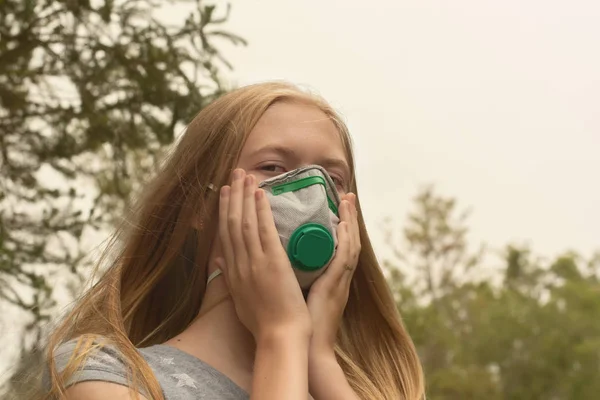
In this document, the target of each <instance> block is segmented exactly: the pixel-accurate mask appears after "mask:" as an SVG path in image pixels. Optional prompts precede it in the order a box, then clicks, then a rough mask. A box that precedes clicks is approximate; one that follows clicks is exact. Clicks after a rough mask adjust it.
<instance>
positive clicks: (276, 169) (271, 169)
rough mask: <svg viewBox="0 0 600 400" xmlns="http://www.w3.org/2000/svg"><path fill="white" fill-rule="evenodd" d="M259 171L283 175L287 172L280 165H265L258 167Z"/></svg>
mask: <svg viewBox="0 0 600 400" xmlns="http://www.w3.org/2000/svg"><path fill="white" fill-rule="evenodd" d="M258 169H259V170H260V171H264V172H268V173H270V174H276V175H279V174H283V173H284V172H285V167H283V166H281V165H279V164H273V163H271V164H263V165H261V166H260V167H258Z"/></svg>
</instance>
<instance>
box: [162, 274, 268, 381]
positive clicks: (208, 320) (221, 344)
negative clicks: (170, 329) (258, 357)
mask: <svg viewBox="0 0 600 400" xmlns="http://www.w3.org/2000/svg"><path fill="white" fill-rule="evenodd" d="M202 303H203V304H202V307H201V309H200V312H199V314H198V317H196V319H195V320H194V321H193V322H192V324H191V325H190V326H189V327H188V328H186V329H185V330H184V331H183V332H182V333H181V334H179V335H177V336H175V337H174V338H173V339H171V340H169V341H168V342H167V344H168V345H171V346H173V347H176V348H179V349H180V350H183V351H185V352H187V353H189V354H191V355H193V356H195V357H197V358H199V359H201V360H202V361H204V362H206V363H207V364H209V365H211V366H212V367H214V368H215V369H217V370H218V371H220V372H221V373H223V374H225V375H226V376H228V377H229V378H230V379H232V380H233V381H234V382H235V383H236V384H238V385H239V386H241V387H242V388H244V389H248V388H249V386H250V382H251V376H252V369H253V364H254V353H255V347H256V346H255V343H254V338H253V337H252V334H251V333H250V332H249V331H248V330H247V329H246V328H245V327H244V325H243V324H242V323H241V322H240V320H239V318H238V316H237V314H236V311H235V306H234V304H233V301H232V299H231V297H230V296H229V294H228V290H227V287H226V285H225V282H224V279H223V278H222V277H220V278H217V279H215V280H214V281H213V282H211V284H210V285H209V288H207V291H206V294H205V296H204V300H203V302H202Z"/></svg>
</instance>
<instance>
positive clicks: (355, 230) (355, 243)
mask: <svg viewBox="0 0 600 400" xmlns="http://www.w3.org/2000/svg"><path fill="white" fill-rule="evenodd" d="M350 198H351V204H352V207H351V211H352V226H351V228H352V229H350V231H351V232H352V236H353V239H354V240H353V243H352V246H353V248H354V249H355V251H356V257H355V258H356V259H357V260H358V256H359V255H360V248H361V245H360V226H359V224H358V207H357V206H356V194H354V193H351V196H350Z"/></svg>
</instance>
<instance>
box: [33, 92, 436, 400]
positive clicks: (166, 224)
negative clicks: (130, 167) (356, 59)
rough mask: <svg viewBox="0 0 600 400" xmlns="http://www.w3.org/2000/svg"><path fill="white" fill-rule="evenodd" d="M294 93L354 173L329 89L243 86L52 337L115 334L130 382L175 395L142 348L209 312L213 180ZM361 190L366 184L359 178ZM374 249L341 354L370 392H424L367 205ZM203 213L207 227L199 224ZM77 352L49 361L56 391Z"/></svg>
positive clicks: (192, 138) (218, 107)
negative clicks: (271, 110)
mask: <svg viewBox="0 0 600 400" xmlns="http://www.w3.org/2000/svg"><path fill="white" fill-rule="evenodd" d="M278 101H292V102H301V103H304V104H310V105H313V106H315V107H318V108H319V109H320V110H322V111H323V112H324V113H325V114H326V115H328V116H329V117H330V118H331V120H332V121H333V123H334V124H335V125H336V127H337V128H338V130H339V132H340V136H341V138H342V141H343V145H344V147H345V150H346V156H347V159H348V163H349V164H350V166H351V168H352V171H351V172H352V176H353V177H354V160H353V155H352V150H351V143H350V138H349V134H348V130H347V128H346V126H345V124H344V123H343V122H342V121H341V119H340V118H339V116H338V115H337V114H336V113H335V111H334V110H333V109H332V108H331V107H330V106H329V105H328V104H327V103H326V102H325V101H324V100H323V99H321V98H320V97H318V96H315V95H313V94H309V93H306V92H304V91H302V90H300V89H298V88H296V87H295V86H292V85H289V84H285V83H263V84H257V85H251V86H247V87H244V88H241V89H238V90H235V91H232V92H230V93H228V94H226V95H224V96H223V97H221V98H219V99H218V100H216V101H214V102H213V103H212V104H210V105H209V106H207V107H206V108H205V109H203V110H202V111H201V112H200V113H199V114H198V115H197V116H196V117H195V118H194V120H193V121H192V122H191V124H190V125H189V126H188V128H187V130H186V132H185V134H184V135H183V136H182V138H181V140H180V143H179V144H178V146H177V147H176V148H174V150H173V152H172V153H171V154H170V155H169V157H168V158H167V159H166V160H165V163H164V165H163V166H162V168H161V171H160V173H159V174H158V176H156V177H155V179H154V180H153V181H152V182H151V183H150V184H149V185H148V186H147V187H146V189H145V192H144V193H143V195H142V196H141V198H139V199H138V200H137V201H136V202H135V204H136V207H135V209H134V210H133V216H132V217H131V218H128V224H124V225H123V227H121V228H120V229H119V230H117V233H116V234H115V239H114V241H113V242H114V243H115V244H116V243H117V241H118V240H117V238H118V237H120V238H122V240H121V242H122V244H121V245H120V247H116V246H108V247H107V249H106V251H105V256H107V257H112V259H113V260H112V261H111V263H110V266H109V267H108V268H107V270H106V271H105V272H104V273H103V275H102V277H101V278H100V279H99V281H98V282H97V283H96V285H95V286H94V287H92V288H91V289H90V290H88V291H87V293H85V295H84V296H83V297H82V298H81V299H80V300H79V301H78V302H77V304H76V305H75V307H74V309H73V310H72V311H71V312H70V313H69V314H68V316H67V317H66V318H65V320H64V321H63V322H62V323H61V324H60V326H59V327H58V328H57V329H56V330H55V331H54V333H53V334H52V335H51V337H50V340H49V343H48V349H47V359H48V360H53V359H54V349H55V348H56V347H57V346H58V345H59V344H61V343H64V342H65V341H67V340H69V339H72V338H75V337H81V338H88V339H87V340H80V341H79V346H78V354H86V352H87V353H89V351H90V350H91V349H92V348H93V347H94V346H95V345H94V340H93V338H94V337H104V338H106V339H107V340H108V341H109V342H110V343H111V344H113V345H115V346H116V347H117V348H118V349H119V351H120V352H121V353H122V354H123V356H124V359H125V361H126V364H127V367H128V373H129V375H130V376H129V378H130V380H131V381H132V382H133V383H134V384H135V385H136V387H137V385H139V387H140V388H142V389H143V390H144V391H145V392H146V393H147V394H148V395H149V396H150V397H151V398H152V399H163V395H162V391H161V388H160V385H159V383H158V382H157V380H156V379H155V377H154V375H153V373H152V370H151V368H150V367H149V366H148V364H147V363H146V362H145V361H144V359H143V358H142V357H141V356H140V354H139V353H138V352H137V351H136V347H143V346H150V345H153V344H159V343H163V342H165V341H167V340H168V339H170V338H172V337H174V336H175V335H177V334H179V333H180V332H182V331H183V330H184V329H185V328H186V327H187V326H188V325H189V324H190V323H191V322H192V320H193V319H194V318H195V317H196V316H197V314H198V311H199V309H200V305H201V303H202V298H203V296H204V292H205V289H206V279H207V271H206V265H207V261H208V256H209V251H210V249H211V246H212V241H213V238H214V236H215V233H216V224H217V221H216V218H215V216H216V215H217V214H218V213H217V212H216V210H217V207H218V199H217V198H218V195H217V194H216V193H215V192H213V191H212V190H211V189H210V183H212V184H214V185H215V186H216V187H220V186H221V185H224V184H226V183H227V179H228V177H229V175H230V172H231V170H232V169H233V168H234V167H235V165H236V162H237V159H238V156H239V154H240V152H241V150H242V146H243V145H244V143H245V140H246V138H247V137H248V133H249V132H250V131H251V130H252V128H253V127H254V125H255V124H256V123H257V121H258V120H259V118H260V117H261V116H262V115H263V113H264V112H265V111H266V110H267V108H268V107H269V106H271V105H272V104H273V103H275V102H278ZM351 190H352V191H353V192H356V183H355V182H354V179H353V182H352V185H351ZM359 215H360V216H359V219H360V221H359V222H360V235H361V240H362V252H361V255H360V259H359V264H358V268H357V270H356V273H355V276H354V278H353V282H352V288H351V292H350V297H349V300H348V304H347V307H346V310H345V313H344V318H343V322H342V326H341V329H340V333H339V339H338V345H337V348H336V353H337V356H338V360H339V362H340V364H341V366H342V368H343V370H344V372H345V374H346V377H347V379H348V381H349V382H350V385H351V386H352V388H353V389H354V390H355V391H356V392H357V394H358V395H359V397H360V398H362V399H365V400H366V399H368V400H377V399H394V400H397V399H405V400H419V399H421V398H423V396H424V382H423V374H422V369H421V364H420V362H419V358H418V356H417V353H416V351H415V347H414V345H413V343H412V341H411V339H410V337H409V335H408V333H407V332H406V329H405V328H404V326H403V324H402V322H401V319H400V317H399V314H398V312H397V309H396V306H395V303H394V300H393V297H392V295H391V293H390V291H389V289H388V286H387V284H386V281H385V278H384V276H383V274H382V271H381V269H380V267H379V264H378V262H377V259H376V257H375V254H374V252H373V248H372V246H371V243H370V241H369V238H368V235H367V232H366V229H365V225H364V221H363V219H362V215H361V213H360V211H359ZM198 216H201V217H202V220H203V227H202V229H201V230H199V231H198V230H196V229H195V228H194V225H193V221H197V220H198ZM84 358H85V357H83V358H82V357H72V358H71V360H70V361H69V364H68V366H67V368H66V369H65V371H64V372H62V373H59V372H58V371H57V370H56V367H55V365H54V363H53V362H50V363H49V365H48V366H47V367H48V368H49V377H50V382H51V389H50V391H46V392H45V394H44V395H43V397H44V398H60V397H63V395H64V390H65V389H64V382H65V381H66V379H68V376H69V375H70V374H72V373H73V372H74V371H76V370H77V369H78V368H79V367H80V366H81V364H82V363H83V362H84Z"/></svg>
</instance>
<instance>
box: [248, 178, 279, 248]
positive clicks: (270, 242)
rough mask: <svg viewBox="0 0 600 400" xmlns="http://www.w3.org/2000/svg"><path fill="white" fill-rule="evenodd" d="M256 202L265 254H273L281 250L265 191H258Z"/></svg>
mask: <svg viewBox="0 0 600 400" xmlns="http://www.w3.org/2000/svg"><path fill="white" fill-rule="evenodd" d="M254 198H255V201H256V216H257V218H258V235H259V237H260V242H261V243H262V248H263V249H264V251H265V252H273V251H276V250H278V249H279V248H281V241H280V240H279V234H278V233H277V228H276V227H275V221H274V220H273V212H272V211H271V205H270V204H269V201H268V200H267V196H265V191H264V190H262V189H258V190H257V191H256V192H255V195H254Z"/></svg>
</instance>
